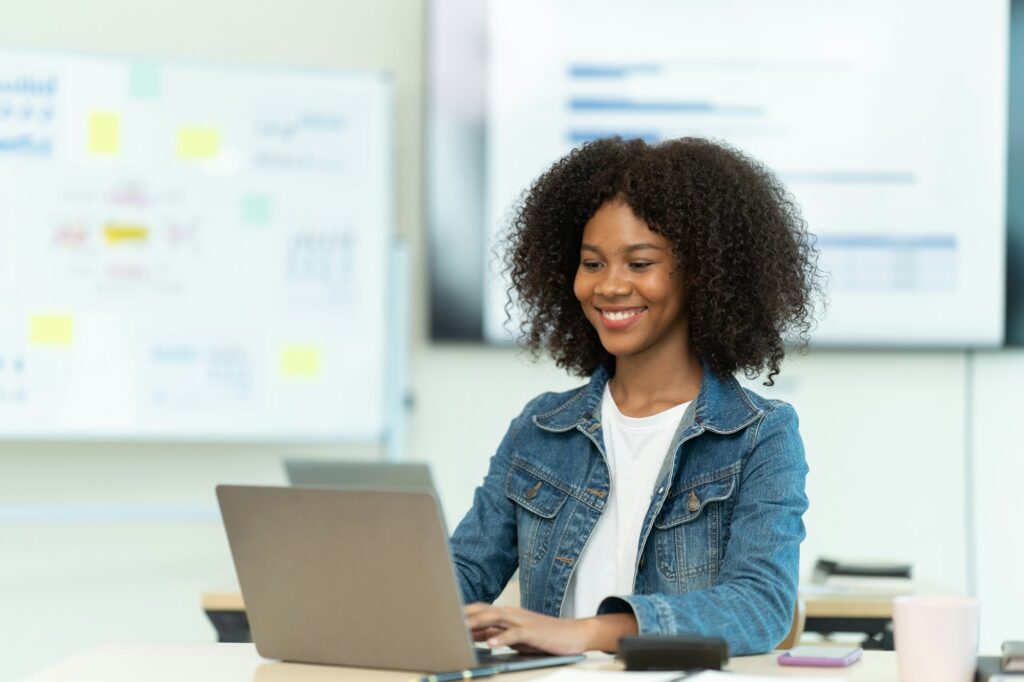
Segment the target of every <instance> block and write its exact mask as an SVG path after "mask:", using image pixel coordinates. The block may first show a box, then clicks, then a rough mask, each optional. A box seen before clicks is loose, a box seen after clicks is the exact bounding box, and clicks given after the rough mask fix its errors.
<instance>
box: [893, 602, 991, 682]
mask: <svg viewBox="0 0 1024 682" xmlns="http://www.w3.org/2000/svg"><path fill="white" fill-rule="evenodd" d="M892 622H893V636H894V638H895V643H896V662H897V665H898V666H899V671H900V682H973V680H974V671H975V667H976V665H977V654H978V601H977V600H976V599H972V598H970V597H961V596H955V595H935V596H925V595H913V596H906V597H896V598H895V599H893V603H892Z"/></svg>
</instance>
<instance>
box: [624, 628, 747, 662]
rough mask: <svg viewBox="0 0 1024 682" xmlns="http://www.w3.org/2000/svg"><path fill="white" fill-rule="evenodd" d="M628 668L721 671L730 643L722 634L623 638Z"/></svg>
mask: <svg viewBox="0 0 1024 682" xmlns="http://www.w3.org/2000/svg"><path fill="white" fill-rule="evenodd" d="M619 658H621V659H622V661H623V663H625V665H626V670H696V669H703V670H721V669H722V666H723V665H725V664H726V663H727V662H728V660H729V645H728V644H726V642H725V640H724V639H721V638H719V637H696V636H654V635H635V636H630V637H622V638H620V639H619Z"/></svg>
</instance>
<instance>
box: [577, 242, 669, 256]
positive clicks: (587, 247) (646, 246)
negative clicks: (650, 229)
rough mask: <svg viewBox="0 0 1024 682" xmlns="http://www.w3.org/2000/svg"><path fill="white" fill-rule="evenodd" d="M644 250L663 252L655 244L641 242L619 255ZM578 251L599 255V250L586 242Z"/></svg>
mask: <svg viewBox="0 0 1024 682" xmlns="http://www.w3.org/2000/svg"><path fill="white" fill-rule="evenodd" d="M646 249H654V250H655V251H664V250H665V249H663V248H662V247H660V246H658V245H657V244H649V243H647V242H642V243H640V244H630V245H629V246H627V247H626V248H624V249H622V251H621V253H631V252H633V251H644V250H646ZM580 251H593V252H594V253H601V249H600V247H598V246H595V245H593V244H587V243H586V242H584V243H582V244H580Z"/></svg>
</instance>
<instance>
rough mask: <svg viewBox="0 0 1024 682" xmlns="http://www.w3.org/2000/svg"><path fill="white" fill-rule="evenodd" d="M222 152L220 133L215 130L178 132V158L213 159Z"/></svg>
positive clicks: (199, 129) (198, 129)
mask: <svg viewBox="0 0 1024 682" xmlns="http://www.w3.org/2000/svg"><path fill="white" fill-rule="evenodd" d="M218 151H220V133H219V132H217V130H216V129H214V128H182V129H180V130H179V131H178V156H180V157H182V158H184V159H211V158H213V157H214V156H217V152H218Z"/></svg>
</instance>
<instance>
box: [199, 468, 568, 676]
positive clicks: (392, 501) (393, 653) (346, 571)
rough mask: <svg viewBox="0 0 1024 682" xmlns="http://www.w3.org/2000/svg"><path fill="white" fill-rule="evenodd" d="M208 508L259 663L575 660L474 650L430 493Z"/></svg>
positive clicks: (260, 492)
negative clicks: (218, 518) (219, 527)
mask: <svg viewBox="0 0 1024 682" xmlns="http://www.w3.org/2000/svg"><path fill="white" fill-rule="evenodd" d="M217 499H218V501H219V503H220V509H221V515H222V516H223V519H224V527H225V529H226V531H227V535H228V542H229V544H230V546H231V554H232V556H233V558H234V562H235V570H236V572H237V573H238V582H239V585H240V586H241V588H242V596H243V598H244V600H245V608H246V613H247V615H248V618H249V626H250V629H251V632H252V637H253V642H254V643H255V644H256V650H257V651H258V652H259V653H260V655H261V656H264V657H266V658H277V659H281V660H285V661H297V662H303V663H326V664H333V665H345V666H354V667H364V668H393V669H400V670H414V671H419V672H447V671H461V670H473V669H478V668H483V669H489V670H487V671H486V672H507V671H514V670H528V669H532V668H541V667H548V666H554V665H564V664H567V663H575V662H577V661H581V660H583V659H584V657H583V656H543V655H542V656H532V655H530V656H528V655H523V654H488V653H485V651H486V650H484V651H478V650H477V649H476V647H474V645H473V642H472V639H471V637H470V634H469V632H468V631H467V629H466V625H465V621H464V620H463V616H462V601H461V599H460V597H459V589H458V584H457V582H456V579H455V570H454V568H453V566H452V561H451V555H450V552H449V548H448V538H447V533H446V531H445V526H444V520H443V517H442V515H441V511H440V508H439V505H438V502H437V498H436V497H435V496H434V494H433V492H431V491H425V490H419V491H408V490H405V491H402V490H357V489H328V488H287V487H276V488H275V487H254V486H231V485H221V486H217ZM481 672H485V671H483V670H481ZM470 674H471V673H466V676H469V675H470Z"/></svg>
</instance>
